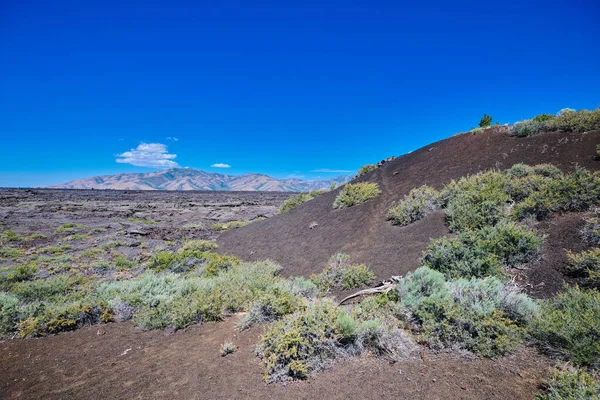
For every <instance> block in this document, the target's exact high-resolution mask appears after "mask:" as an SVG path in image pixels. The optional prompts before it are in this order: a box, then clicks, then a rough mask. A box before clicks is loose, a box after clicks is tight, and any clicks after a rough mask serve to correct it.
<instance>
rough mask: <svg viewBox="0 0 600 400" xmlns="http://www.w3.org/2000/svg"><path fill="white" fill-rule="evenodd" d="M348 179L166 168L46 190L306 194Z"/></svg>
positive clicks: (76, 181) (64, 184) (81, 181)
mask: <svg viewBox="0 0 600 400" xmlns="http://www.w3.org/2000/svg"><path fill="white" fill-rule="evenodd" d="M350 179H352V175H342V176H338V177H335V178H332V179H327V180H318V181H305V180H301V179H293V178H290V179H276V178H273V177H270V176H268V175H264V174H245V175H224V174H219V173H212V172H205V171H200V170H198V169H194V168H170V169H166V170H162V171H155V172H146V173H124V174H116V175H102V176H94V177H91V178H85V179H78V180H74V181H71V182H67V183H63V184H58V185H52V186H49V187H50V188H55V189H118V190H231V191H281V192H308V191H311V190H319V189H328V188H329V187H330V186H331V185H332V184H336V185H338V184H342V183H346V182H348V181H349V180H350Z"/></svg>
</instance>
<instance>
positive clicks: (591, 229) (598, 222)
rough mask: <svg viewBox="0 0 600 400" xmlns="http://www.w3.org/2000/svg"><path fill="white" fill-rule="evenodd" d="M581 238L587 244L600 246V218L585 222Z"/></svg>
mask: <svg viewBox="0 0 600 400" xmlns="http://www.w3.org/2000/svg"><path fill="white" fill-rule="evenodd" d="M580 233H581V238H582V239H583V241H584V242H585V243H587V244H591V245H599V244H600V218H598V217H593V218H588V219H586V220H585V224H584V225H583V228H581V232H580Z"/></svg>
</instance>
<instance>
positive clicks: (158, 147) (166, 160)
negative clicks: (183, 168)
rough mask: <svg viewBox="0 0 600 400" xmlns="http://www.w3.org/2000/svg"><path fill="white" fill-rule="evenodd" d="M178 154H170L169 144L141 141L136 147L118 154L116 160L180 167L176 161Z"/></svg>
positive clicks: (159, 166)
mask: <svg viewBox="0 0 600 400" xmlns="http://www.w3.org/2000/svg"><path fill="white" fill-rule="evenodd" d="M176 157H177V154H169V153H168V152H167V146H166V145H164V144H161V143H140V145H139V146H138V147H136V148H135V149H131V150H129V151H126V152H125V153H121V154H117V159H116V160H115V161H116V162H118V163H121V164H131V165H135V166H138V167H150V168H174V167H178V166H179V164H177V163H176V162H175V161H173V160H174V159H175V158H176Z"/></svg>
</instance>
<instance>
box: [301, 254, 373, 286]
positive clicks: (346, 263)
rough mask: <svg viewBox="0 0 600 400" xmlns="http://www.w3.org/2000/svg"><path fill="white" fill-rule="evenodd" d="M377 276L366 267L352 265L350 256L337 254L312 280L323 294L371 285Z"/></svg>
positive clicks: (312, 276)
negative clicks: (334, 290) (333, 290)
mask: <svg viewBox="0 0 600 400" xmlns="http://www.w3.org/2000/svg"><path fill="white" fill-rule="evenodd" d="M374 279H375V274H374V273H373V272H372V271H371V270H369V268H368V267H367V266H366V265H363V264H358V265H352V264H350V255H348V254H345V253H337V254H334V255H333V256H331V258H330V259H329V263H328V265H327V267H325V269H324V270H323V272H321V273H320V274H318V275H315V274H313V275H311V277H310V280H311V281H312V282H313V283H314V284H315V285H316V286H317V287H318V288H319V289H320V290H321V291H323V292H327V291H329V290H331V289H343V290H346V289H353V288H356V287H359V286H363V285H370V284H371V283H373V280H374Z"/></svg>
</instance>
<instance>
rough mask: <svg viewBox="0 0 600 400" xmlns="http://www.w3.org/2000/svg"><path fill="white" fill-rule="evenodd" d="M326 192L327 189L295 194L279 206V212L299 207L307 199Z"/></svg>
mask: <svg viewBox="0 0 600 400" xmlns="http://www.w3.org/2000/svg"><path fill="white" fill-rule="evenodd" d="M326 192H327V191H326V190H313V191H311V192H310V193H299V194H297V195H295V196H292V197H290V198H289V199H287V200H285V201H284V202H283V203H282V204H281V207H279V214H283V213H286V212H288V211H291V210H293V209H294V208H296V207H299V206H301V205H302V204H304V203H306V202H307V201H309V200H312V199H314V198H315V197H317V196H320V195H322V194H324V193H326Z"/></svg>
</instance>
